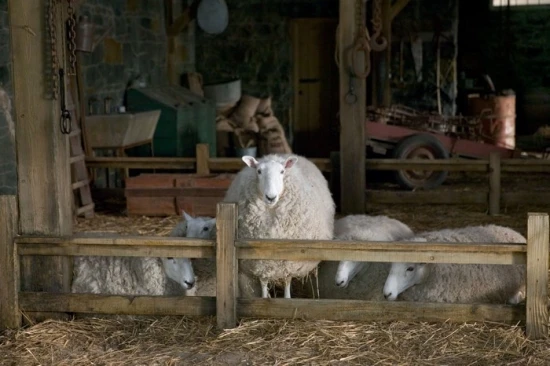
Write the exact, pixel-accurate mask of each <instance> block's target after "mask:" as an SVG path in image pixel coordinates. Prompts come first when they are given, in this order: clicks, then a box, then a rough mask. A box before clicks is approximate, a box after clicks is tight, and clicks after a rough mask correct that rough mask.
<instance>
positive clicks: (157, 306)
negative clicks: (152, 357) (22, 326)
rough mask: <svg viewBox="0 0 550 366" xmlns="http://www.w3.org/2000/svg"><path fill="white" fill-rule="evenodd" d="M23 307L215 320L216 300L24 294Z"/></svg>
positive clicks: (187, 297)
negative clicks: (203, 317)
mask: <svg viewBox="0 0 550 366" xmlns="http://www.w3.org/2000/svg"><path fill="white" fill-rule="evenodd" d="M19 306H20V307H21V310H22V311H23V312H25V313H28V312H36V311H41V312H59V311H61V312H67V313H87V314H120V315H179V316H212V315H215V314H216V300H215V298H214V297H206V296H205V297H202V296H170V297H169V296H119V295H98V294H72V293H69V294H59V293H47V292H20V293H19Z"/></svg>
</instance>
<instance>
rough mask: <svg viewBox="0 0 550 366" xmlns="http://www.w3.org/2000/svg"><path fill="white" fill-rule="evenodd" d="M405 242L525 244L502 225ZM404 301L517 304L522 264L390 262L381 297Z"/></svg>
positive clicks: (522, 296)
mask: <svg viewBox="0 0 550 366" xmlns="http://www.w3.org/2000/svg"><path fill="white" fill-rule="evenodd" d="M407 241H417V242H426V241H428V242H452V243H455V242H456V243H473V242H479V243H526V239H525V237H523V236H522V235H521V234H519V233H518V232H516V231H514V230H512V229H510V228H507V227H503V226H497V225H487V226H470V227H464V228H460V229H445V230H439V231H431V232H425V233H421V234H418V236H416V237H415V238H412V239H407ZM400 294H401V296H400V297H401V298H402V299H403V300H407V301H426V302H452V303H478V302H479V303H505V302H509V303H511V304H518V303H520V302H521V301H523V300H524V299H525V266H524V265H487V264H485V265H484V264H443V263H441V264H435V263H433V264H428V263H393V264H392V266H391V270H390V274H389V276H388V278H387V280H386V283H385V285H384V297H386V298H387V299H388V300H395V299H397V297H398V295H400Z"/></svg>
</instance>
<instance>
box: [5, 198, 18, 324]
mask: <svg viewBox="0 0 550 366" xmlns="http://www.w3.org/2000/svg"><path fill="white" fill-rule="evenodd" d="M18 224H19V222H18V215H17V197H16V196H14V195H6V196H0V329H5V328H19V327H20V326H21V314H20V313H19V309H18V300H17V293H18V291H19V259H18V258H17V255H16V253H15V244H14V243H13V238H14V237H15V236H16V235H17V231H18Z"/></svg>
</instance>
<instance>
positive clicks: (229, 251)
mask: <svg viewBox="0 0 550 366" xmlns="http://www.w3.org/2000/svg"><path fill="white" fill-rule="evenodd" d="M216 210H217V212H216V230H217V233H218V235H217V239H216V240H217V242H216V321H217V323H218V328H219V329H228V328H235V327H236V326H237V291H238V276H237V274H238V261H237V255H236V249H235V238H236V237H237V215H238V211H237V205H236V204H235V203H218V205H217V208H216Z"/></svg>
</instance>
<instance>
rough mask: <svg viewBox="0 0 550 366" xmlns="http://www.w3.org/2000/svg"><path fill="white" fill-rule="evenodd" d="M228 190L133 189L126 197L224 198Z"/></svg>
mask: <svg viewBox="0 0 550 366" xmlns="http://www.w3.org/2000/svg"><path fill="white" fill-rule="evenodd" d="M226 192H227V189H226V188H207V189H205V188H152V189H147V188H132V189H126V190H125V192H124V196H125V197H177V196H185V197H216V198H220V197H221V198H223V197H225V193H226Z"/></svg>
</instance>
